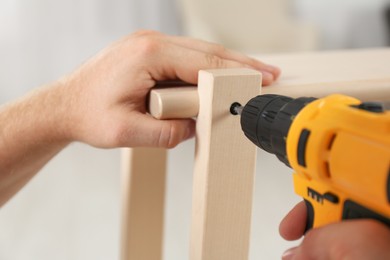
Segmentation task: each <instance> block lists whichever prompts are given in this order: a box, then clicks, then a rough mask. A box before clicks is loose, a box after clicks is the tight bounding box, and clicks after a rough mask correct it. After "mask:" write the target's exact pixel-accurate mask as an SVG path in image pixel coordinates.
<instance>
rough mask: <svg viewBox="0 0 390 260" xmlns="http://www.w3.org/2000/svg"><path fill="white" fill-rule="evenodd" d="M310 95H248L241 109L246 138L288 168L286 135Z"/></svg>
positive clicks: (309, 98)
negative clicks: (293, 96)
mask: <svg viewBox="0 0 390 260" xmlns="http://www.w3.org/2000/svg"><path fill="white" fill-rule="evenodd" d="M313 100H315V98H311V97H302V98H297V99H293V98H290V97H286V96H281V95H274V94H267V95H259V96H257V97H254V98H252V99H251V100H249V102H248V103H247V104H246V105H245V106H244V108H243V109H242V112H241V128H242V130H243V131H244V133H245V135H246V137H248V139H249V140H251V141H252V142H253V143H254V144H255V145H257V146H258V147H260V148H262V149H263V150H265V151H267V152H269V153H272V154H275V155H276V157H278V159H279V160H280V161H282V162H283V163H285V164H286V165H287V166H289V167H290V164H289V162H288V158H287V153H286V138H287V134H288V131H289V129H290V126H291V124H292V122H293V120H294V118H295V116H296V115H297V114H298V113H299V111H300V110H301V109H302V108H303V107H305V106H306V105H307V104H308V103H310V102H312V101H313Z"/></svg>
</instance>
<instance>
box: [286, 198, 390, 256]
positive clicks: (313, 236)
mask: <svg viewBox="0 0 390 260" xmlns="http://www.w3.org/2000/svg"><path fill="white" fill-rule="evenodd" d="M305 224H306V206H305V203H304V202H301V203H299V204H298V205H296V206H295V208H294V209H293V210H291V211H290V213H288V215H287V216H286V217H285V218H284V219H283V221H282V222H281V224H280V229H279V231H280V234H281V236H282V237H283V238H285V239H286V240H296V239H299V238H301V237H302V236H303V232H304V229H305ZM282 259H283V260H295V259H297V260H322V259H324V260H325V259H332V260H349V259H351V260H373V259H375V260H382V259H383V260H385V259H390V229H389V228H388V227H387V226H385V225H383V224H381V223H379V222H377V221H374V220H346V221H342V222H338V223H334V224H329V225H327V226H324V227H320V228H315V229H311V230H309V231H308V232H307V233H306V234H305V237H304V239H303V241H302V243H301V244H300V245H299V246H298V247H295V248H291V249H289V250H287V251H286V252H285V253H284V254H283V257H282Z"/></svg>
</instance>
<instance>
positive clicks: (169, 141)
mask: <svg viewBox="0 0 390 260" xmlns="http://www.w3.org/2000/svg"><path fill="white" fill-rule="evenodd" d="M134 122H135V123H133V124H132V127H130V128H129V132H130V133H129V134H128V135H126V136H128V137H129V138H128V139H129V140H127V141H126V140H124V141H125V143H126V146H132V147H134V146H145V147H162V148H173V147H175V146H176V145H178V144H179V143H180V142H182V141H184V140H187V139H189V138H191V137H193V136H194V135H195V121H194V120H192V119H180V120H157V119H154V118H153V117H151V116H150V115H146V114H139V115H138V117H135V118H134Z"/></svg>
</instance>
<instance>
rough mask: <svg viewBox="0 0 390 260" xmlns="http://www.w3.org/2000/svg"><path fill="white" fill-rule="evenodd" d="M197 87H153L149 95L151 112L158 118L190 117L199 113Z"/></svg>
mask: <svg viewBox="0 0 390 260" xmlns="http://www.w3.org/2000/svg"><path fill="white" fill-rule="evenodd" d="M198 111H199V97H198V91H197V87H190V86H183V87H172V88H161V89H153V90H152V91H151V92H150V96H149V113H150V114H151V115H152V116H153V117H155V118H157V119H169V118H190V117H195V116H197V115H198Z"/></svg>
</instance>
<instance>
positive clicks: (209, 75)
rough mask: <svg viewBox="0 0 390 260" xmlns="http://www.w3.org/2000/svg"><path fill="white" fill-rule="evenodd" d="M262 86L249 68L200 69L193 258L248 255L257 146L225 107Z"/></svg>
mask: <svg viewBox="0 0 390 260" xmlns="http://www.w3.org/2000/svg"><path fill="white" fill-rule="evenodd" d="M260 86H261V75H260V73H258V72H256V71H253V70H249V69H223V70H209V71H200V73H199V89H198V91H199V102H200V109H199V115H198V119H197V128H196V152H195V166H194V186H193V210H192V226H191V246H190V259H191V260H219V259H220V260H237V259H240V260H245V259H248V252H249V238H250V226H251V209H252V195H253V186H254V171H255V157H256V147H255V146H254V145H253V144H251V143H250V141H248V140H247V138H246V137H245V136H244V135H243V134H242V131H241V127H240V118H239V117H238V116H233V115H231V114H230V112H229V108H230V105H231V104H232V103H233V102H240V103H246V102H247V101H248V100H249V99H250V98H251V97H253V96H256V95H258V94H259V93H260V90H261V87H260Z"/></svg>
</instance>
